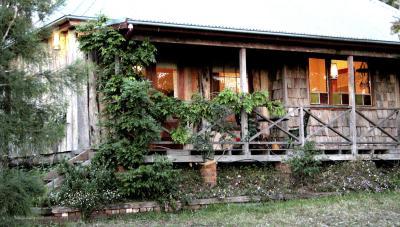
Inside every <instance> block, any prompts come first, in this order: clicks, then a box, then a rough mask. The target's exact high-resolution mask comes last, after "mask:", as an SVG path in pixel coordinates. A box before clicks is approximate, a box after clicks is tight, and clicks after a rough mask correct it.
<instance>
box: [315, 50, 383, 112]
mask: <svg viewBox="0 0 400 227" xmlns="http://www.w3.org/2000/svg"><path fill="white" fill-rule="evenodd" d="M312 58H314V59H323V60H324V61H325V76H326V78H327V79H326V86H327V93H318V92H315V93H314V94H317V93H318V94H319V103H312V102H311V99H312V98H311V95H312V94H313V93H312V92H311V84H310V83H311V82H310V81H311V80H310V59H312ZM332 60H344V59H342V58H331V57H329V58H324V57H308V58H307V82H308V83H307V86H308V97H309V98H308V101H309V103H310V105H315V106H322V105H329V106H338V107H340V106H350V104H343V99H341V104H332V99H333V94H334V93H333V92H332V89H331V79H330V71H331V63H332ZM354 62H365V63H366V64H367V69H368V71H367V73H368V80H369V85H370V94H369V95H365V94H355V98H356V97H357V96H370V102H371V104H370V105H365V104H364V102H365V100H364V99H363V104H362V105H358V104H356V106H360V107H373V106H374V105H375V99H374V95H373V91H374V89H373V78H372V74H371V70H370V64H369V62H368V61H367V60H358V61H354ZM355 70H356V69H355ZM354 77H356V71H354ZM354 80H355V78H354ZM354 93H356V84H354ZM321 94H327V95H328V103H326V104H325V103H321ZM340 94H342V95H343V94H346V93H340ZM347 95H349V96H350V93H347ZM349 98H350V97H349ZM354 101H355V102H356V100H354Z"/></svg>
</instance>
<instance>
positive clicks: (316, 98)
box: [310, 93, 319, 104]
mask: <svg viewBox="0 0 400 227" xmlns="http://www.w3.org/2000/svg"><path fill="white" fill-rule="evenodd" d="M310 98H311V104H319V93H311V95H310Z"/></svg>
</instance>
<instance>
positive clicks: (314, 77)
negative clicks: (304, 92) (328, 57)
mask: <svg viewBox="0 0 400 227" xmlns="http://www.w3.org/2000/svg"><path fill="white" fill-rule="evenodd" d="M308 64H309V81H310V82H309V83H310V92H311V93H317V92H318V93H327V86H326V70H325V59H317V58H310V59H309V60H308Z"/></svg>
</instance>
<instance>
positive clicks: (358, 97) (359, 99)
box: [356, 95, 363, 106]
mask: <svg viewBox="0 0 400 227" xmlns="http://www.w3.org/2000/svg"><path fill="white" fill-rule="evenodd" d="M356 105H360V106H361V105H363V95H356Z"/></svg>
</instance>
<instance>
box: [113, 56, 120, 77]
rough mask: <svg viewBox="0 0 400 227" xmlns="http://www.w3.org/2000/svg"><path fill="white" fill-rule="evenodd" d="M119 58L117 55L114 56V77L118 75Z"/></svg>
mask: <svg viewBox="0 0 400 227" xmlns="http://www.w3.org/2000/svg"><path fill="white" fill-rule="evenodd" d="M119 61H120V60H119V57H118V56H117V55H115V65H114V67H115V68H114V71H115V75H117V74H119Z"/></svg>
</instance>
